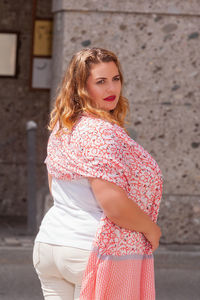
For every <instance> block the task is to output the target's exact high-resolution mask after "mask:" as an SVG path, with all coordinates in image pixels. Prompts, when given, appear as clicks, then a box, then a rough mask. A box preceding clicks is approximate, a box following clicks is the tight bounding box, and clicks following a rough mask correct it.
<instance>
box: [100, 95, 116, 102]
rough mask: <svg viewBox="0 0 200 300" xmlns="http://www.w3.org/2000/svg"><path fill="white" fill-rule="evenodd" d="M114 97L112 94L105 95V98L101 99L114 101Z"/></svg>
mask: <svg viewBox="0 0 200 300" xmlns="http://www.w3.org/2000/svg"><path fill="white" fill-rule="evenodd" d="M115 98H116V96H115V95H112V96H109V97H107V98H104V99H103V100H105V101H114V100H115Z"/></svg>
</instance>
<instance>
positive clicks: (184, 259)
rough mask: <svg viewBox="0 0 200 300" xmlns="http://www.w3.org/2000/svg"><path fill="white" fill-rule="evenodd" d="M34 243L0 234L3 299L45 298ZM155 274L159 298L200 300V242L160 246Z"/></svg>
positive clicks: (34, 299)
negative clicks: (35, 265) (33, 252)
mask: <svg viewBox="0 0 200 300" xmlns="http://www.w3.org/2000/svg"><path fill="white" fill-rule="evenodd" d="M32 247H33V237H30V236H29V237H28V236H23V237H4V238H0V299H1V300H40V299H41V300H42V299H43V297H42V293H41V289H40V283H39V280H38V278H37V275H36V273H35V271H34V268H33V266H32ZM155 274H156V291H157V300H199V299H200V246H197V245H190V246H178V245H171V246H164V245H162V246H160V248H159V249H158V250H157V251H156V252H155ZM66 300H67V299H66ZM122 300H125V299H122Z"/></svg>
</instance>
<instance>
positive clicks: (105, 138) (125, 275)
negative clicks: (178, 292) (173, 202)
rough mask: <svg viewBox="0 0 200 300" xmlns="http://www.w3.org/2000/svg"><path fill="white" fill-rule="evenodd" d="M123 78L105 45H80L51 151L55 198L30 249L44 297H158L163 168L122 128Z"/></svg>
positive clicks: (56, 114) (58, 109) (54, 118)
mask: <svg viewBox="0 0 200 300" xmlns="http://www.w3.org/2000/svg"><path fill="white" fill-rule="evenodd" d="M122 84H123V77H122V73H121V69H120V64H119V61H118V58H117V57H116V56H115V54H113V53H112V52H110V51H107V50H105V49H101V48H92V49H83V50H81V51H80V52H78V53H77V54H75V55H74V56H73V57H72V60H71V62H70V64H69V67H68V69H67V72H66V75H65V77H64V79H63V82H62V86H61V89H60V92H59V94H58V97H57V99H56V102H55V107H54V109H53V111H52V114H51V120H50V130H52V133H51V135H50V138H49V142H48V155H47V159H46V164H47V169H48V178H49V187H50V190H51V193H52V195H53V198H54V206H53V207H52V208H51V209H50V210H49V211H48V212H47V214H46V215H45V217H44V219H43V221H42V224H41V226H40V230H39V233H38V235H37V237H36V240H35V245H34V253H33V260H34V266H35V269H36V271H37V273H38V276H39V279H40V281H41V286H42V290H43V294H44V298H45V299H51V300H54V299H55V300H58V299H67V300H70V299H85V300H139V299H140V300H147V299H151V300H153V299H155V288H154V266H153V255H152V252H153V251H155V250H156V249H157V247H158V245H159V239H160V236H161V231H160V228H159V226H158V225H157V224H156V220H157V215H158V209H159V204H160V200H161V193H162V177H161V172H160V169H159V167H158V165H157V163H156V162H155V160H154V159H153V158H152V157H151V156H150V155H149V154H148V153H147V152H146V151H145V150H144V149H143V148H142V147H141V146H140V145H138V144H137V143H136V142H135V141H133V140H132V139H131V138H130V137H129V136H128V134H127V133H126V131H125V129H124V119H125V116H126V112H127V110H128V102H127V99H126V98H124V97H123V96H122Z"/></svg>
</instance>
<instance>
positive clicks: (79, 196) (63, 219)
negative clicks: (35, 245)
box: [35, 177, 103, 250]
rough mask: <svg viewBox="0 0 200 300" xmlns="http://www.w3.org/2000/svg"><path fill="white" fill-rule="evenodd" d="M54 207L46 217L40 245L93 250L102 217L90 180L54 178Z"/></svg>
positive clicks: (39, 237) (40, 231) (37, 238)
mask: <svg viewBox="0 0 200 300" xmlns="http://www.w3.org/2000/svg"><path fill="white" fill-rule="evenodd" d="M51 190H52V195H53V199H54V205H53V206H52V207H51V208H50V209H49V211H48V212H47V213H46V215H45V216H44V218H43V220H42V223H41V226H40V229H39V232H38V234H37V236H36V239H35V241H36V242H43V243H48V244H54V245H62V246H70V247H75V248H80V249H86V250H91V248H92V242H93V240H94V237H95V233H96V230H97V227H98V223H99V220H100V218H101V216H102V213H103V212H102V209H101V207H100V206H99V205H98V203H97V200H96V198H95V196H94V193H93V191H92V188H91V186H90V183H89V181H88V179H87V178H81V179H78V180H72V181H66V180H58V179H56V178H54V177H53V178H52V186H51Z"/></svg>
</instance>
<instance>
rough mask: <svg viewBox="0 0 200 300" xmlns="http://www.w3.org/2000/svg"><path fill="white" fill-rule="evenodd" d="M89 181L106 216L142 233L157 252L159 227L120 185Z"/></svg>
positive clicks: (103, 181)
mask: <svg viewBox="0 0 200 300" xmlns="http://www.w3.org/2000/svg"><path fill="white" fill-rule="evenodd" d="M88 179H89V181H90V184H91V187H92V190H93V192H94V195H95V197H96V199H97V201H98V202H99V205H100V206H101V207H102V209H103V211H104V213H105V215H106V216H107V217H108V218H109V219H110V220H111V221H112V222H113V223H115V224H116V225H118V226H120V227H123V228H126V229H129V230H135V231H138V232H142V233H143V234H144V235H145V236H146V238H147V239H148V240H149V242H150V243H151V245H152V250H153V251H154V250H156V249H157V248H158V246H159V240H160V237H161V231H160V228H159V226H158V225H157V224H155V223H154V222H153V221H152V220H151V218H150V217H149V216H148V215H147V214H146V213H145V212H143V211H142V210H141V209H140V208H139V206H138V205H137V204H136V203H135V202H134V201H132V200H131V199H129V198H128V197H127V195H126V193H125V191H124V190H123V189H122V188H121V187H119V186H118V185H116V184H114V183H112V182H108V181H105V180H102V179H99V178H88Z"/></svg>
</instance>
